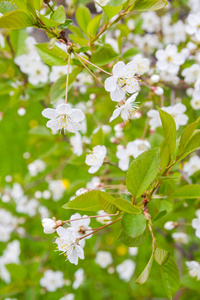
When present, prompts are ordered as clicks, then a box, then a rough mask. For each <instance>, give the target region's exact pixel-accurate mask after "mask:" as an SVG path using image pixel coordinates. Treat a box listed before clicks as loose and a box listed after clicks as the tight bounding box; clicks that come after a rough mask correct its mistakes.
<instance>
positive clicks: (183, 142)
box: [179, 118, 199, 154]
mask: <svg viewBox="0 0 200 300" xmlns="http://www.w3.org/2000/svg"><path fill="white" fill-rule="evenodd" d="M198 123H199V118H198V119H197V120H196V121H195V122H194V123H192V124H190V125H188V126H187V127H186V128H185V129H184V130H183V133H182V135H181V138H180V144H179V153H180V154H181V153H184V152H185V148H186V146H187V144H188V142H189V141H190V140H191V137H192V136H193V133H194V131H195V129H196V128H197V125H198Z"/></svg>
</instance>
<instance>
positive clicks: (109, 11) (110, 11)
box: [102, 5, 123, 20]
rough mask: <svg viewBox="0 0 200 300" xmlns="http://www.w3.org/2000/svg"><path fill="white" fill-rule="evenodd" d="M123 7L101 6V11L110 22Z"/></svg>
mask: <svg viewBox="0 0 200 300" xmlns="http://www.w3.org/2000/svg"><path fill="white" fill-rule="evenodd" d="M122 7H123V5H120V6H110V5H106V6H102V8H103V11H104V13H105V15H106V17H107V18H106V19H107V20H110V19H112V18H113V17H114V16H115V15H117V14H118V13H119V12H120V11H121V9H122Z"/></svg>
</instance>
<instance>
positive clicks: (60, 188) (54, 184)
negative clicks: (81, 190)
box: [49, 180, 66, 201]
mask: <svg viewBox="0 0 200 300" xmlns="http://www.w3.org/2000/svg"><path fill="white" fill-rule="evenodd" d="M49 190H50V191H51V192H52V194H53V200H54V201H58V200H60V199H61V198H62V197H63V194H64V192H65V190H66V187H65V185H64V183H63V181H62V180H50V181H49Z"/></svg>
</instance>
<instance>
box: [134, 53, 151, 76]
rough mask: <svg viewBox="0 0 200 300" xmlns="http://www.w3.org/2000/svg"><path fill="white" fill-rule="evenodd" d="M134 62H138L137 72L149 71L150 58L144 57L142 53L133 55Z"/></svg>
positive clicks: (141, 73)
mask: <svg viewBox="0 0 200 300" xmlns="http://www.w3.org/2000/svg"><path fill="white" fill-rule="evenodd" d="M133 62H134V63H136V64H137V66H138V71H137V74H139V75H143V74H144V73H147V72H148V71H149V66H150V60H149V59H148V58H144V57H142V54H137V55H135V56H134V57H133Z"/></svg>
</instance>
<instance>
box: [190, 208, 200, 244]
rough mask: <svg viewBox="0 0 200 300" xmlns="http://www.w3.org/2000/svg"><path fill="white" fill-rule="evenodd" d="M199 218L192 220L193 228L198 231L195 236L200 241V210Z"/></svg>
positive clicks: (197, 213)
mask: <svg viewBox="0 0 200 300" xmlns="http://www.w3.org/2000/svg"><path fill="white" fill-rule="evenodd" d="M196 215H197V218H195V219H193V220H192V227H193V228H194V229H195V230H196V231H195V235H196V236H197V237H198V238H199V239H200V214H199V210H197V212H196Z"/></svg>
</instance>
